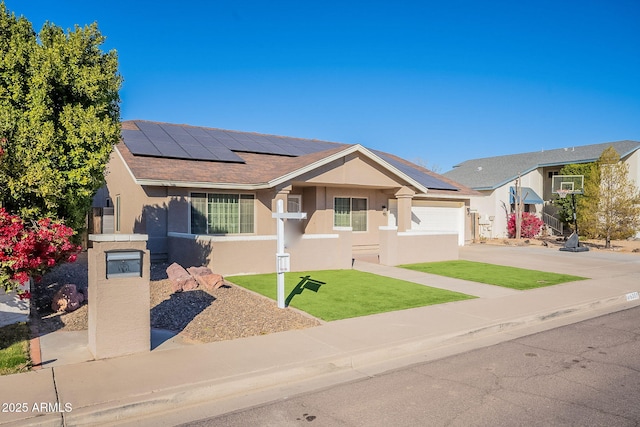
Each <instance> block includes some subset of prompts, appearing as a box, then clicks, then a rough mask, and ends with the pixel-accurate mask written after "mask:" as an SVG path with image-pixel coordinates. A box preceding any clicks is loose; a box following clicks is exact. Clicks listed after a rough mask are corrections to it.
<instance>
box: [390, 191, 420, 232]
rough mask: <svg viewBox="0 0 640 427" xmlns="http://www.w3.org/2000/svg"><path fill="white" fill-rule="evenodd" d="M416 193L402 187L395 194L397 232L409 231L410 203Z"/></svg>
mask: <svg viewBox="0 0 640 427" xmlns="http://www.w3.org/2000/svg"><path fill="white" fill-rule="evenodd" d="M415 194H416V192H415V191H413V190H412V189H410V188H408V187H402V188H400V190H398V191H397V192H396V194H395V196H396V199H397V200H398V232H403V231H407V230H411V201H412V200H413V196H415Z"/></svg>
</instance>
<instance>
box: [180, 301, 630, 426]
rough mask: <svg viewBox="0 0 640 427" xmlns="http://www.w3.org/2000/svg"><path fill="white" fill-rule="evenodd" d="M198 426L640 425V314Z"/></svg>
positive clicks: (593, 321) (616, 315)
mask: <svg viewBox="0 0 640 427" xmlns="http://www.w3.org/2000/svg"><path fill="white" fill-rule="evenodd" d="M189 425H190V426H225V427H233V426H243V427H244V426H305V425H307V426H310V427H320V426H607V427H612V426H638V425H640V307H637V308H632V309H629V310H625V311H622V312H618V313H613V314H609V315H606V316H602V317H598V318H594V319H590V320H587V321H584V322H580V323H576V324H573V325H569V326H564V327H561V328H557V329H553V330H549V331H546V332H541V333H538V334H535V335H530V336H526V337H523V338H519V339H515V340H513V341H508V342H504V343H502V344H498V345H494V346H491V347H486V348H482V349H479V350H474V351H470V352H467V353H464V354H459V355H456V356H451V357H447V358H445V359H440V360H437V361H432V362H427V363H422V364H418V365H414V366H411V367H407V368H404V369H399V370H396V371H392V372H387V373H385V374H383V375H379V376H375V377H370V378H368V379H366V380H360V381H357V382H352V383H348V384H342V385H339V386H336V387H331V388H329V389H325V390H323V391H320V392H314V393H309V394H305V395H301V396H297V397H292V398H289V399H286V400H281V401H277V402H275V403H271V404H268V405H264V406H260V407H256V408H252V409H248V410H243V411H240V412H235V413H231V414H226V415H223V416H219V417H216V418H210V419H206V420H201V421H198V422H195V423H190V424H189Z"/></svg>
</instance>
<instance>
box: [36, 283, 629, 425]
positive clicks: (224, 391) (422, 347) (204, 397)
mask: <svg viewBox="0 0 640 427" xmlns="http://www.w3.org/2000/svg"><path fill="white" fill-rule="evenodd" d="M639 304H640V302H639V301H634V302H628V301H627V300H626V296H625V295H621V296H619V297H612V298H607V299H602V300H594V301H589V302H586V303H583V304H579V305H574V306H568V307H563V308H560V309H556V310H554V311H551V312H544V313H538V314H535V315H529V316H524V317H521V318H516V319H505V320H504V321H500V322H494V323H491V324H487V325H485V326H481V327H478V328H474V329H468V330H463V331H459V332H455V333H450V334H446V335H440V336H435V337H434V336H429V337H422V338H420V337H418V338H413V339H405V340H401V341H397V342H394V343H391V344H384V345H380V346H372V347H369V348H366V349H360V350H357V351H353V352H349V353H345V354H342V355H337V356H332V357H327V358H319V359H315V360H311V361H309V360H306V361H303V362H299V363H293V364H285V365H281V366H277V367H272V368H268V369H261V370H256V371H250V372H246V373H244V374H242V375H233V376H229V377H224V378H219V379H215V380H207V381H203V382H202V383H195V384H193V383H192V384H189V385H179V386H175V387H168V388H165V389H159V390H151V391H149V392H148V393H145V394H141V395H138V396H127V397H125V398H123V399H119V400H114V401H109V402H102V403H97V404H95V405H91V406H85V407H81V408H75V407H74V409H73V412H70V413H66V414H63V415H62V417H63V419H64V424H65V425H105V424H109V423H121V422H131V421H133V420H134V419H144V418H145V417H154V416H159V415H161V414H162V413H163V412H171V411H175V410H176V408H185V407H190V406H197V405H201V404H205V403H206V404H211V403H212V402H220V401H224V400H228V399H233V398H235V397H239V396H243V395H247V394H250V393H259V392H264V391H266V390H269V389H273V388H276V387H279V386H282V385H283V384H294V383H300V382H304V381H309V380H312V379H317V378H320V377H331V376H336V377H337V376H340V375H341V376H342V378H343V380H342V381H344V377H345V376H346V374H349V373H352V374H353V375H351V376H350V377H349V378H351V379H354V378H361V377H364V376H368V375H370V374H367V373H365V371H367V370H369V371H376V372H384V371H385V370H388V369H391V368H387V369H380V368H376V365H384V366H387V367H389V366H390V365H393V366H394V367H396V368H399V367H401V366H409V365H411V364H413V363H416V362H418V361H420V360H417V359H416V358H417V357H418V358H419V359H421V360H427V358H426V354H427V353H429V352H433V351H434V350H437V349H440V348H443V347H446V346H452V345H455V344H460V343H463V342H469V341H478V340H480V339H481V338H487V337H491V336H495V335H497V334H500V333H505V332H512V331H517V330H519V329H524V328H526V327H531V326H536V325H538V326H540V325H542V324H545V323H547V324H548V328H547V329H552V328H554V327H557V325H554V324H553V323H554V321H558V320H562V321H565V322H566V323H573V322H571V321H568V322H567V320H571V318H572V317H579V316H577V315H578V314H581V313H582V314H584V313H585V312H593V311H598V310H604V309H608V310H611V309H612V308H613V309H614V310H611V311H619V310H623V309H626V308H631V307H633V306H636V305H639ZM580 320H583V319H576V320H574V321H575V322H577V321H580ZM512 338H514V337H513V336H510V335H508V334H505V336H504V337H503V340H509V339H512ZM490 344H491V343H487V344H484V345H490ZM484 345H480V346H478V348H479V347H482V346H484ZM339 382H341V381H336V382H335V384H337V383H339ZM25 421H28V420H25ZM31 421H36V420H35V419H32V420H31Z"/></svg>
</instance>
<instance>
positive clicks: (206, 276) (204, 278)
mask: <svg viewBox="0 0 640 427" xmlns="http://www.w3.org/2000/svg"><path fill="white" fill-rule="evenodd" d="M187 271H188V272H189V274H191V276H192V277H193V278H195V279H196V281H197V282H198V285H200V286H201V287H203V288H204V289H206V290H208V291H213V290H215V289H218V288H219V287H220V286H222V285H224V278H223V277H222V276H221V275H219V274H215V273H214V272H213V271H211V269H210V268H208V267H189V268H187Z"/></svg>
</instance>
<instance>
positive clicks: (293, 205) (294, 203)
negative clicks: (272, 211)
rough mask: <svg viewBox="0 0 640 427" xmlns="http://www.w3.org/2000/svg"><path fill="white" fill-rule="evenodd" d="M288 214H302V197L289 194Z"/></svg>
mask: <svg viewBox="0 0 640 427" xmlns="http://www.w3.org/2000/svg"><path fill="white" fill-rule="evenodd" d="M287 212H302V196H301V195H299V194H289V196H287Z"/></svg>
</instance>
